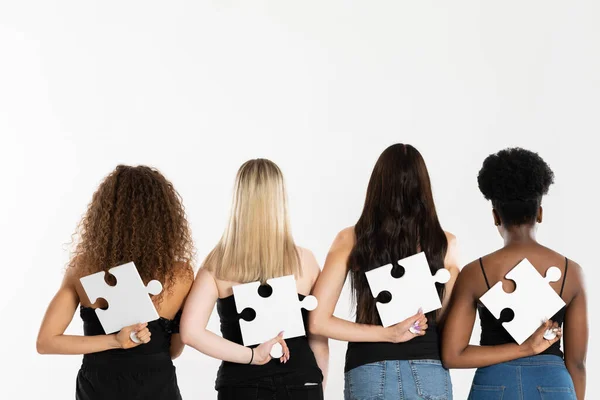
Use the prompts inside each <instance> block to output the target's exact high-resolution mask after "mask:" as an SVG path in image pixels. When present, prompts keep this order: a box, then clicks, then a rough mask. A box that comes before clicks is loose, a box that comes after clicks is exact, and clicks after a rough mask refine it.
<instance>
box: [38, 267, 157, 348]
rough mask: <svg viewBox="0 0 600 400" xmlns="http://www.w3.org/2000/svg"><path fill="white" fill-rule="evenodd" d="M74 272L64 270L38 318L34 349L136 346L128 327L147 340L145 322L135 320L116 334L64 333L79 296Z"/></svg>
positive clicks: (148, 336)
mask: <svg viewBox="0 0 600 400" xmlns="http://www.w3.org/2000/svg"><path fill="white" fill-rule="evenodd" d="M74 279H75V278H74V274H73V273H72V271H70V270H69V271H67V273H66V274H65V277H64V279H63V282H62V284H61V286H60V289H59V290H58V292H57V293H56V295H55V296H54V298H53V299H52V301H51V302H50V305H49V306H48V309H47V310H46V315H44V319H43V321H42V325H41V327H40V331H39V333H38V338H37V343H36V345H37V351H38V353H40V354H89V353H97V352H99V351H104V350H110V349H121V348H131V347H135V346H137V344H136V343H134V342H133V341H131V340H130V339H129V334H130V333H131V332H132V331H135V332H138V333H137V336H138V338H140V339H141V340H142V342H143V343H148V341H150V332H149V331H148V328H147V327H146V325H147V324H138V325H134V326H130V327H127V328H123V329H122V330H121V331H120V332H119V333H118V334H112V335H97V336H78V335H65V334H64V333H65V330H66V329H67V327H68V326H69V323H71V320H72V319H73V315H74V314H75V311H76V310H77V306H78V305H79V297H78V296H77V291H76V290H75V286H74V284H73V280H74Z"/></svg>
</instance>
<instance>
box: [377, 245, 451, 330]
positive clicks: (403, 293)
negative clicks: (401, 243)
mask: <svg viewBox="0 0 600 400" xmlns="http://www.w3.org/2000/svg"><path fill="white" fill-rule="evenodd" d="M397 263H398V264H399V265H401V266H402V267H404V270H405V273H404V275H403V276H402V277H400V278H394V277H393V276H392V268H393V265H392V264H387V265H384V266H382V267H379V268H375V269H372V270H370V271H367V272H366V276H367V281H368V282H369V287H370V288H371V292H372V294H373V297H377V296H378V295H379V293H381V292H383V291H386V290H387V291H388V292H390V293H391V295H392V300H391V301H390V302H389V303H379V302H378V303H377V304H376V306H377V311H378V312H379V317H380V318H381V322H382V324H383V326H384V327H388V326H392V325H394V324H397V323H398V322H402V321H404V320H405V319H407V318H408V317H411V316H413V315H414V314H416V313H417V311H418V310H419V308H422V309H423V312H424V313H428V312H430V311H433V310H437V309H439V308H441V307H442V303H441V301H440V297H439V295H438V293H437V290H436V287H435V283H436V282H438V283H446V282H448V280H450V272H449V271H448V270H447V269H440V270H438V271H437V272H436V274H435V275H434V276H432V275H431V270H430V269H429V263H428V262H427V257H425V253H423V252H420V253H417V254H415V255H412V256H410V257H406V258H403V259H402V260H399V261H398V262H397Z"/></svg>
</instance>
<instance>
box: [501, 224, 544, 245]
mask: <svg viewBox="0 0 600 400" xmlns="http://www.w3.org/2000/svg"><path fill="white" fill-rule="evenodd" d="M502 236H503V237H504V245H505V246H508V245H510V244H524V243H530V242H537V241H536V239H535V224H533V225H518V226H511V227H509V228H506V229H505V231H504V235H502Z"/></svg>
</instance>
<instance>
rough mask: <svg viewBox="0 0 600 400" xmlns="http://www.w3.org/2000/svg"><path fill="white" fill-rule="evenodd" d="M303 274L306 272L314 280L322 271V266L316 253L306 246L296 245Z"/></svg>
mask: <svg viewBox="0 0 600 400" xmlns="http://www.w3.org/2000/svg"><path fill="white" fill-rule="evenodd" d="M296 249H297V250H298V256H299V257H300V265H301V268H302V272H303V274H304V273H306V274H308V276H309V277H310V280H311V281H312V282H314V281H315V280H316V279H317V277H318V276H319V274H320V273H321V267H320V266H319V262H318V261H317V258H316V257H315V255H314V253H313V252H312V251H310V250H309V249H307V248H305V247H300V246H296Z"/></svg>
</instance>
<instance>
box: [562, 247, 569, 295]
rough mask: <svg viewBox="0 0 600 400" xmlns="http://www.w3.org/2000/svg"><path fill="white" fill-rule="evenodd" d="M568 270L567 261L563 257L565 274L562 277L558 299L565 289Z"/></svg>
mask: <svg viewBox="0 0 600 400" xmlns="http://www.w3.org/2000/svg"><path fill="white" fill-rule="evenodd" d="M568 269H569V259H568V258H567V257H565V273H564V275H563V281H562V285H560V297H562V294H563V290H564V289H565V281H566V280H567V270H568Z"/></svg>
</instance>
